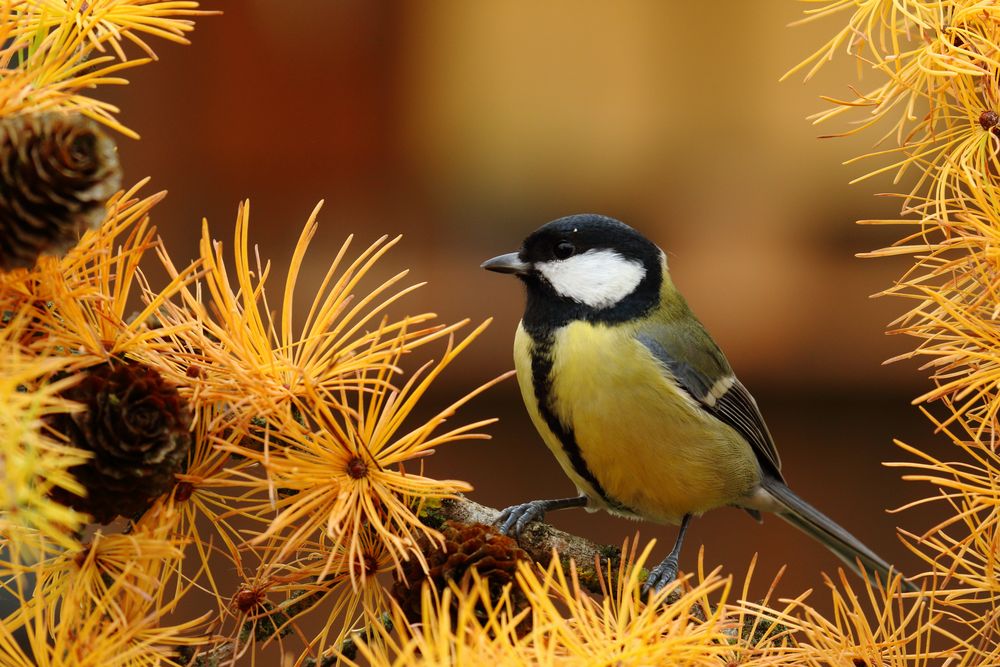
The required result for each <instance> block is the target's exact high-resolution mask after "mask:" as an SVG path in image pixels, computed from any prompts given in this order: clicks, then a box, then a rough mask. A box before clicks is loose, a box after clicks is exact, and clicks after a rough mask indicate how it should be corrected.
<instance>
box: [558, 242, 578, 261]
mask: <svg viewBox="0 0 1000 667" xmlns="http://www.w3.org/2000/svg"><path fill="white" fill-rule="evenodd" d="M553 252H554V253H555V256H556V259H566V258H567V257H570V256H572V255H573V253H574V252H576V248H574V247H573V244H572V243H570V242H569V241H560V242H559V243H557V244H556V247H555V249H554V250H553Z"/></svg>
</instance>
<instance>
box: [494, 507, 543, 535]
mask: <svg viewBox="0 0 1000 667" xmlns="http://www.w3.org/2000/svg"><path fill="white" fill-rule="evenodd" d="M545 510H546V502H545V501H544V500H532V501H531V502H527V503H522V504H520V505H513V506H511V507H508V508H507V509H505V510H504V511H502V512H500V516H499V517H498V518H497V523H499V524H500V532H501V533H503V534H504V535H510V536H511V537H519V536H520V535H521V533H522V532H524V529H525V528H527V527H528V524H529V523H531V522H532V521H535V520H538V519H541V518H542V517H543V516H545ZM512 529H513V530H512Z"/></svg>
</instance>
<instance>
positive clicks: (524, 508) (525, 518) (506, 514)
mask: <svg viewBox="0 0 1000 667" xmlns="http://www.w3.org/2000/svg"><path fill="white" fill-rule="evenodd" d="M586 504H587V496H577V497H576V498H559V499H558V500H532V501H530V502H527V503H521V504H520V505H512V506H511V507H508V508H507V509H505V510H504V511H502V512H500V516H499V517H497V520H496V523H498V524H500V532H501V533H503V534H504V535H512V536H514V537H517V536H518V535H520V534H521V532H522V531H524V529H525V528H527V526H528V524H529V523H531V522H532V521H534V520H536V519H541V518H542V517H543V516H545V513H546V512H551V511H552V510H562V509H566V508H567V507H583V506H584V505H586Z"/></svg>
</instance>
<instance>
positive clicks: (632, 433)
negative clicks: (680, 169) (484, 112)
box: [482, 214, 916, 591]
mask: <svg viewBox="0 0 1000 667" xmlns="http://www.w3.org/2000/svg"><path fill="white" fill-rule="evenodd" d="M482 268H484V269H487V270H489V271H496V272H499V273H510V274H514V275H516V276H517V277H518V278H520V279H521V282H523V283H524V285H525V287H526V288H527V290H526V291H527V305H526V308H525V311H524V317H523V318H522V320H521V322H520V324H519V325H518V327H517V333H516V335H515V338H514V366H515V368H516V370H517V379H518V384H519V386H520V389H521V394H522V396H523V398H524V403H525V405H526V406H527V409H528V413H529V414H530V416H531V420H532V422H534V425H535V427H536V428H537V429H538V432H539V434H540V435H541V436H542V440H544V441H545V444H546V445H547V446H548V448H549V449H550V450H551V451H552V453H553V455H555V457H556V459H557V460H558V461H559V465H560V466H562V469H563V471H564V472H565V473H566V475H567V476H569V478H570V480H572V482H573V483H574V484H575V485H576V488H577V490H578V491H579V496H577V497H573V498H563V499H558V500H534V501H531V502H528V503H524V504H520V505H514V506H512V507H508V508H507V509H505V510H504V511H503V512H502V514H501V516H500V519H499V523H500V528H501V530H502V532H504V533H507V534H513V535H515V536H517V535H519V534H520V533H521V532H522V531H523V530H524V528H525V527H526V526H527V525H528V524H529V523H530V522H531V521H534V520H536V519H540V518H541V517H542V516H543V515H544V514H545V513H546V512H548V511H551V510H556V509H564V508H569V507H586V508H587V509H588V510H589V511H596V510H598V509H603V510H606V511H608V512H610V513H612V514H616V515H620V516H625V517H630V518H637V519H647V520H650V521H654V522H658V523H665V524H680V530H679V532H678V535H677V540H676V542H675V544H674V546H673V549H671V551H670V554H669V555H668V556H667V557H666V558H665V559H664V560H663V562H662V563H660V564H659V565H658V566H656V567H655V568H653V570H651V571H650V573H649V577H648V578H647V580H646V582H645V585H644V591H649V590H659V589H661V588H663V587H664V586H665V585H667V584H668V583H670V582H671V581H673V580H674V579H675V578H676V576H677V567H678V558H679V555H680V550H681V545H682V543H683V541H684V532H685V530H686V528H687V525H688V522H689V521H690V520H691V517H692V516H696V515H700V514H702V513H703V512H706V511H708V510H710V509H714V508H716V507H723V506H727V505H729V506H736V507H740V508H743V509H745V510H747V511H748V512H749V513H750V514H751V515H753V516H754V517H755V518H757V519H758V520H759V519H760V512H763V511H766V512H773V513H775V514H777V515H778V516H780V517H781V518H783V519H785V520H786V521H788V522H789V523H791V524H792V525H794V526H795V527H797V528H799V529H800V530H802V531H803V532H805V533H807V534H808V535H811V536H812V537H814V538H815V539H817V540H819V541H820V542H821V543H822V544H823V545H825V546H826V547H827V548H829V549H830V550H831V551H832V552H833V553H834V554H836V555H837V556H838V557H839V558H841V559H842V560H843V561H844V562H845V563H846V564H847V565H848V566H849V567H850V568H851V569H853V570H854V571H856V572H858V573H859V574H861V575H862V576H866V577H868V578H869V579H870V580H872V581H874V580H875V576H876V575H878V576H879V577H881V579H882V580H883V581H886V580H887V578H888V577H889V576H890V573H891V571H892V570H893V567H892V566H891V565H889V564H888V563H887V562H886V561H884V560H883V559H882V558H880V557H879V556H877V555H876V554H875V553H874V552H873V551H872V550H871V549H869V548H868V547H866V546H865V545H864V544H862V543H861V542H860V541H859V540H858V539H857V538H855V537H854V536H853V535H851V534H850V533H848V532H847V531H846V530H844V529H843V528H841V527H840V526H839V525H837V524H836V523H835V522H834V521H833V520H831V519H830V518H828V517H826V516H825V515H823V514H822V513H820V512H819V511H818V510H817V509H815V508H814V507H813V506H812V505H810V504H809V503H807V502H806V501H804V500H802V499H801V498H799V497H798V496H797V495H795V494H794V493H792V491H791V490H790V489H789V488H788V486H786V484H785V480H784V478H783V477H782V474H781V460H780V459H779V458H778V451H777V449H776V448H775V446H774V441H773V440H772V439H771V435H770V433H769V432H768V430H767V426H766V425H765V424H764V419H763V417H762V416H761V414H760V411H759V409H758V408H757V403H756V401H755V400H754V398H753V396H751V395H750V392H749V391H747V389H746V387H744V386H743V384H742V383H741V382H740V381H739V380H738V379H736V376H735V375H734V374H733V371H732V368H730V366H729V362H727V361H726V357H725V356H724V355H723V354H722V351H721V350H720V349H719V347H718V345H716V344H715V341H713V340H712V338H711V337H710V336H709V335H708V332H706V331H705V328H704V327H703V326H702V324H701V322H699V321H698V320H697V319H696V318H695V316H694V315H693V314H692V313H691V310H690V309H689V308H688V305H687V302H686V301H685V300H684V297H683V296H681V294H680V292H678V291H677V288H676V287H674V284H673V282H672V281H671V279H670V274H669V273H668V271H667V259H666V255H665V254H664V252H663V251H662V250H660V248H658V247H657V246H656V245H654V244H653V243H652V242H650V241H649V240H647V239H646V238H644V237H643V236H642V235H641V234H639V233H638V232H637V231H635V230H634V229H632V228H631V227H629V226H628V225H626V224H624V223H622V222H619V221H618V220H615V219H613V218H608V217H604V216H600V215H590V214H588V215H573V216H569V217H565V218H560V219H559V220H555V221H553V222H550V223H548V224H546V225H544V226H542V227H541V228H539V229H538V230H537V231H535V232H534V233H532V234H531V235H530V236H528V238H527V239H525V240H524V243H523V244H522V246H521V249H520V250H519V251H517V252H514V253H510V254H506V255H501V256H499V257H494V258H493V259H490V260H488V261H486V262H484V263H483V265H482ZM858 562H860V563H861V567H860V568H859V567H858ZM903 586H904V588H906V589H907V590H916V588H915V587H914V586H913V585H912V584H911V583H910V582H908V581H906V580H904V581H903Z"/></svg>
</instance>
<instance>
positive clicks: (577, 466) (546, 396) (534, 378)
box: [531, 334, 631, 512]
mask: <svg viewBox="0 0 1000 667" xmlns="http://www.w3.org/2000/svg"><path fill="white" fill-rule="evenodd" d="M531 340H532V342H533V343H534V344H533V345H532V347H531V384H532V387H533V388H534V390H535V401H536V402H537V403H538V411H539V412H540V413H541V415H542V418H543V419H544V420H545V424H546V425H547V426H548V427H549V429H550V430H551V431H552V432H553V433H554V434H555V436H556V437H557V438H558V439H559V442H560V443H561V444H562V448H563V451H565V452H566V456H567V457H569V462H570V463H571V464H572V465H573V470H575V471H576V474H577V475H579V476H580V477H582V478H583V479H585V480H586V481H587V483H588V484H590V486H591V487H592V488H593V489H594V492H595V493H596V494H597V495H599V496H600V497H601V499H602V500H604V502H606V503H607V504H608V506H610V507H613V508H614V509H616V510H620V511H622V512H631V510H630V509H629V508H628V507H626V506H625V505H623V504H622V503H620V502H618V501H617V500H614V499H613V498H611V497H609V496H608V494H607V492H606V491H605V490H604V487H603V486H601V483H600V482H599V481H597V478H596V477H595V476H594V473H593V472H591V470H590V467H589V466H588V465H587V461H586V460H585V459H584V458H583V452H581V451H580V445H579V444H577V442H576V436H575V435H574V434H573V429H572V428H568V427H566V426H564V425H563V423H562V422H561V421H560V420H559V418H558V417H556V415H555V414H554V413H553V412H552V409H551V408H550V407H549V400H550V398H551V390H552V380H551V377H552V342H553V341H552V334H547V335H544V336H538V337H535V336H532V337H531Z"/></svg>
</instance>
